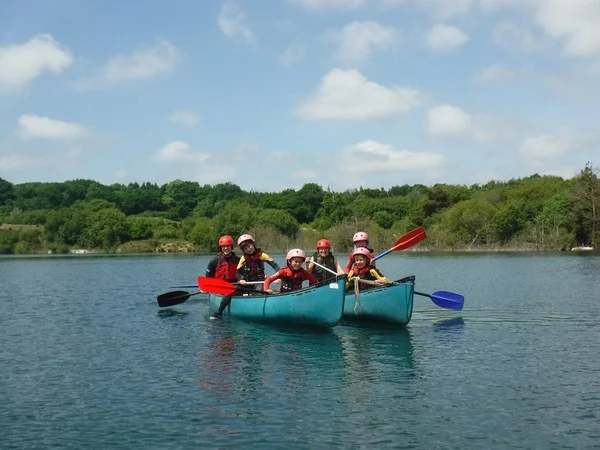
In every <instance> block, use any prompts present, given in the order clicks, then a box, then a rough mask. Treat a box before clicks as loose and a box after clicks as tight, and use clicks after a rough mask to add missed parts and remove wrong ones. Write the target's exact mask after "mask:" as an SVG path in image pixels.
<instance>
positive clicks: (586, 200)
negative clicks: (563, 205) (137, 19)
mask: <svg viewBox="0 0 600 450" xmlns="http://www.w3.org/2000/svg"><path fill="white" fill-rule="evenodd" d="M598 173H599V169H597V168H594V167H592V164H591V163H589V162H588V163H587V164H586V166H585V168H584V169H583V170H582V171H581V172H580V173H579V176H577V177H576V183H575V186H574V188H573V196H574V205H573V211H574V214H575V218H576V221H577V227H576V238H577V240H578V241H580V242H584V243H590V244H591V245H592V246H597V245H598V242H599V240H600V180H599V179H598Z"/></svg>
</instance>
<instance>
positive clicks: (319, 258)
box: [306, 239, 344, 282]
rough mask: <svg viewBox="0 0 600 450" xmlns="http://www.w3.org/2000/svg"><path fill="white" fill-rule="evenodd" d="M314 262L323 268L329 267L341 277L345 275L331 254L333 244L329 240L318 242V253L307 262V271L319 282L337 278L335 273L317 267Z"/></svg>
mask: <svg viewBox="0 0 600 450" xmlns="http://www.w3.org/2000/svg"><path fill="white" fill-rule="evenodd" d="M313 261H314V262H316V263H317V264H319V265H321V266H324V267H327V268H328V269H329V270H331V271H332V272H337V273H338V274H340V275H341V274H343V273H344V270H343V269H342V266H340V262H339V261H338V259H337V258H336V257H335V256H333V253H332V252H331V243H330V242H329V241H328V240H327V239H320V240H319V241H318V242H317V251H316V252H315V254H314V255H313V257H312V258H308V259H307V260H306V270H307V271H308V273H310V274H312V275H313V276H314V277H315V278H316V279H317V280H319V282H321V281H326V280H329V279H332V278H335V275H334V274H333V273H331V272H329V271H327V270H325V269H323V267H319V266H317V265H316V264H314V263H313Z"/></svg>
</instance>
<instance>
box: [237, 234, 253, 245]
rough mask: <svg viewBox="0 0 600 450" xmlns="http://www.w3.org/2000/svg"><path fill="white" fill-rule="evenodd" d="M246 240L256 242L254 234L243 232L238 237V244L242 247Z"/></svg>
mask: <svg viewBox="0 0 600 450" xmlns="http://www.w3.org/2000/svg"><path fill="white" fill-rule="evenodd" d="M246 241H251V242H252V243H253V244H254V238H253V237H252V236H250V235H249V234H242V235H241V236H240V237H239V238H238V246H240V247H241V245H242V244H243V243H244V242H246Z"/></svg>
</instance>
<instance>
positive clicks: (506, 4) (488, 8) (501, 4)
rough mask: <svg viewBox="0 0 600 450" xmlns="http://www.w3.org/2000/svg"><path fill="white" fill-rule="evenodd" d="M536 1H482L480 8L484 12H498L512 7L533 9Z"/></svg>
mask: <svg viewBox="0 0 600 450" xmlns="http://www.w3.org/2000/svg"><path fill="white" fill-rule="evenodd" d="M535 1H536V0H480V7H481V10H482V11H483V12H488V13H489V12H496V11H499V10H501V9H504V8H512V7H519V8H522V7H526V8H527V7H531V6H533V5H534V4H535Z"/></svg>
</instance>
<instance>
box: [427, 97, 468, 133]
mask: <svg viewBox="0 0 600 450" xmlns="http://www.w3.org/2000/svg"><path fill="white" fill-rule="evenodd" d="M427 119H428V123H429V134H430V135H431V136H434V137H438V138H453V139H456V138H466V137H470V136H471V135H472V129H471V116H470V115H469V114H467V113H466V112H465V111H463V110H462V109H461V108H458V107H456V106H451V105H440V106H434V107H433V108H431V109H430V110H429V113H428V114H427Z"/></svg>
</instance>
